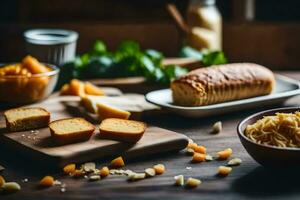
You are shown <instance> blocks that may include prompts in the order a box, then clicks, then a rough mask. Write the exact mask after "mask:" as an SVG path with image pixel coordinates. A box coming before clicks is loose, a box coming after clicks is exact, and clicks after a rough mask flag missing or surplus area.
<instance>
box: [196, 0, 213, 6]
mask: <svg viewBox="0 0 300 200" xmlns="http://www.w3.org/2000/svg"><path fill="white" fill-rule="evenodd" d="M191 3H192V4H201V5H203V6H212V5H215V4H216V0H191Z"/></svg>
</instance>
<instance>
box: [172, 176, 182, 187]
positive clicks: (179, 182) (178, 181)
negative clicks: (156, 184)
mask: <svg viewBox="0 0 300 200" xmlns="http://www.w3.org/2000/svg"><path fill="white" fill-rule="evenodd" d="M174 179H175V185H177V186H183V185H184V176H183V175H178V176H174Z"/></svg>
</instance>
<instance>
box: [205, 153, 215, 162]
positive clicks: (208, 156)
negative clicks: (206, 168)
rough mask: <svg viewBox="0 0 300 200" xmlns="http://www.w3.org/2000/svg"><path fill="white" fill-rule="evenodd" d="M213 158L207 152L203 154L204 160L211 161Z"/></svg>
mask: <svg viewBox="0 0 300 200" xmlns="http://www.w3.org/2000/svg"><path fill="white" fill-rule="evenodd" d="M213 160H214V158H213V157H212V156H211V155H209V154H206V155H205V161H213Z"/></svg>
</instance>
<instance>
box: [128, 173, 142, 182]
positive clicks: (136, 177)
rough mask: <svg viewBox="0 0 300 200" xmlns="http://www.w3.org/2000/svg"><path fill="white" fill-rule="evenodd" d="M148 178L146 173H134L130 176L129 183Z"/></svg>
mask: <svg viewBox="0 0 300 200" xmlns="http://www.w3.org/2000/svg"><path fill="white" fill-rule="evenodd" d="M144 178H146V174H145V173H132V174H130V175H129V177H128V180H129V181H137V180H141V179H144Z"/></svg>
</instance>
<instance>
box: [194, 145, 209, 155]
mask: <svg viewBox="0 0 300 200" xmlns="http://www.w3.org/2000/svg"><path fill="white" fill-rule="evenodd" d="M194 151H195V152H197V153H202V154H206V148H205V147H204V146H199V145H197V146H196V147H195V148H194Z"/></svg>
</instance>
